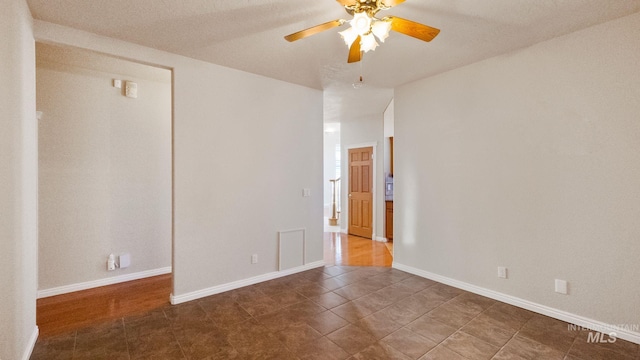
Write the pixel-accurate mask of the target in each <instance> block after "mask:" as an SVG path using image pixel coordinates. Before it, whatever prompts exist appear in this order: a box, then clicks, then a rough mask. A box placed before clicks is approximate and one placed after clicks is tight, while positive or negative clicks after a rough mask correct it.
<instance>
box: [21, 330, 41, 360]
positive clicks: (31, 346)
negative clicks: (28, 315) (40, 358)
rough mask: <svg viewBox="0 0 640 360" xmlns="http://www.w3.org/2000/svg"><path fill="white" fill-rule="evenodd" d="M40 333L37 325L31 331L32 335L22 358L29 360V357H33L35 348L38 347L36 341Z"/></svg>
mask: <svg viewBox="0 0 640 360" xmlns="http://www.w3.org/2000/svg"><path fill="white" fill-rule="evenodd" d="M38 334H40V330H39V329H38V326H35V327H34V329H33V332H32V333H31V337H30V338H29V342H28V343H27V348H26V349H24V354H22V360H29V358H31V354H33V349H34V348H35V347H36V341H38Z"/></svg>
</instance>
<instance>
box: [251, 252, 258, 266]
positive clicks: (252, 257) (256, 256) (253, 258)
mask: <svg viewBox="0 0 640 360" xmlns="http://www.w3.org/2000/svg"><path fill="white" fill-rule="evenodd" d="M251 263H252V264H257V263H258V254H253V255H251Z"/></svg>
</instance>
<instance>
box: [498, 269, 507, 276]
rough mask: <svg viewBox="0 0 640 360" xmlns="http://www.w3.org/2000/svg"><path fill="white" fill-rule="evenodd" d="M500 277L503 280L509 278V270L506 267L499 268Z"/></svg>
mask: <svg viewBox="0 0 640 360" xmlns="http://www.w3.org/2000/svg"><path fill="white" fill-rule="evenodd" d="M498 277H499V278H501V279H506V278H507V268H506V267H504V266H498Z"/></svg>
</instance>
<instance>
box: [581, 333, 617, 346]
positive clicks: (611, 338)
mask: <svg viewBox="0 0 640 360" xmlns="http://www.w3.org/2000/svg"><path fill="white" fill-rule="evenodd" d="M616 340H618V335H617V334H616V333H615V332H613V331H612V332H610V333H609V334H605V333H601V332H598V331H589V333H588V334H587V342H588V343H599V344H603V343H604V344H607V343H609V344H612V343H614V342H616Z"/></svg>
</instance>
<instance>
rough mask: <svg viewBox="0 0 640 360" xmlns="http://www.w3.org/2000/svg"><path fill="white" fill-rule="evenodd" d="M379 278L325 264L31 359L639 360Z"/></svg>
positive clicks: (499, 308)
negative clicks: (324, 265)
mask: <svg viewBox="0 0 640 360" xmlns="http://www.w3.org/2000/svg"><path fill="white" fill-rule="evenodd" d="M587 334H588V332H587V331H571V330H569V328H568V326H567V324H566V323H564V322H561V321H558V320H554V319H552V318H549V317H545V316H541V315H537V314H534V313H532V312H529V311H526V310H523V309H520V308H517V307H514V306H511V305H507V304H504V303H501V302H497V301H494V300H491V299H488V298H485V297H482V296H478V295H475V294H472V293H469V292H465V291H462V290H459V289H456V288H452V287H449V286H447V285H443V284H440V283H436V282H433V281H430V280H426V279H423V278H420V277H417V276H413V275H410V274H407V273H405V272H402V271H398V270H395V269H390V268H382V267H380V268H377V267H344V266H332V267H325V268H319V269H316V270H311V271H306V272H303V273H299V274H295V275H291V276H287V277H284V278H280V279H276V280H272V281H268V282H264V283H261V284H257V285H253V286H249V287H246V288H242V289H238V290H233V291H229V292H226V293H223V294H218V295H214V296H210V297H207V298H203V299H200V300H196V301H192V302H189V303H185V304H181V305H177V306H167V307H165V308H162V309H158V310H154V311H151V312H149V313H147V314H145V315H142V316H135V317H125V318H123V319H119V320H116V321H111V322H108V323H104V324H101V325H99V326H94V327H91V328H87V329H83V330H78V331H73V332H70V333H67V334H62V335H57V336H54V337H48V338H41V339H39V340H38V342H37V344H36V348H35V350H34V353H33V356H32V357H31V359H92V360H93V359H105V360H106V359H109V360H115V359H278V360H286V359H329V360H330V359H367V360H373V359H422V360H426V359H446V360H456V359H462V360H464V359H471V360H477V359H566V360H579V359H582V360H591V359H603V360H604V359H607V360H614V359H629V360H637V359H640V350H639V346H638V345H636V344H633V343H630V342H626V341H623V340H617V341H616V342H614V343H606V344H604V343H603V344H600V343H598V344H594V343H588V342H587V339H588V335H587Z"/></svg>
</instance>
